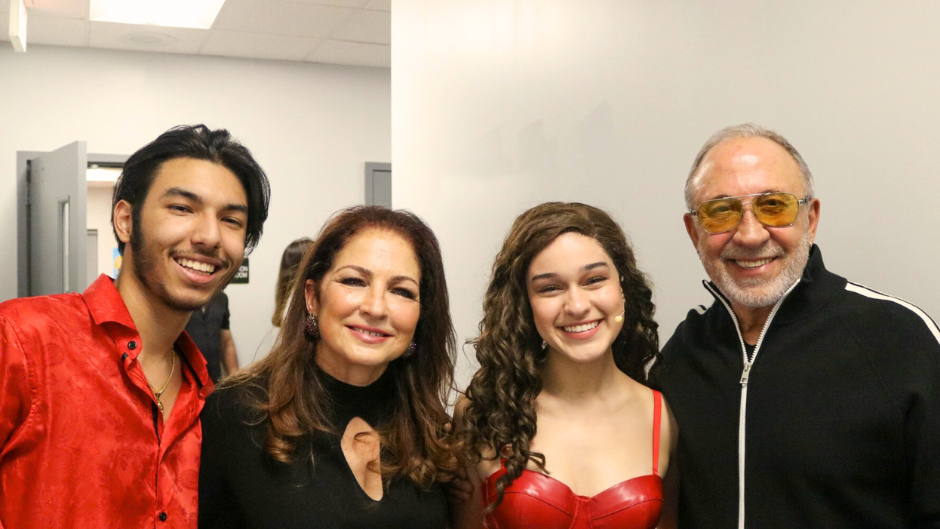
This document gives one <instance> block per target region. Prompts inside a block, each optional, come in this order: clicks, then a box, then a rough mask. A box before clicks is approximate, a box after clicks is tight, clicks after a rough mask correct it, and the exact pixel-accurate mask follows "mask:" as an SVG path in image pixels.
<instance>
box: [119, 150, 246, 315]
mask: <svg viewBox="0 0 940 529" xmlns="http://www.w3.org/2000/svg"><path fill="white" fill-rule="evenodd" d="M247 204H248V201H247V197H246V194H245V189H244V187H243V186H242V184H241V182H240V181H239V180H238V178H237V177H236V176H235V174H234V173H232V172H231V171H230V170H228V169H227V168H225V167H224V166H222V165H219V164H216V163H213V162H209V161H205V160H197V159H193V158H174V159H171V160H167V161H166V162H164V163H163V164H162V165H161V166H160V168H159V170H158V171H157V174H156V176H155V177H154V180H153V183H152V184H151V186H150V190H149V192H148V193H147V197H146V199H145V200H144V202H143V204H142V206H141V211H140V212H139V213H140V214H139V215H137V216H136V218H137V219H139V222H138V223H137V225H133V226H132V227H131V235H130V237H129V240H128V241H127V242H128V243H129V244H128V245H127V247H126V249H125V255H124V258H125V260H124V263H125V267H126V265H128V264H129V265H130V267H129V268H130V271H131V272H132V273H133V274H134V275H135V276H136V278H137V280H138V281H139V283H140V284H141V285H142V286H143V287H144V289H145V290H146V291H147V292H148V293H149V294H150V295H151V296H153V297H154V298H156V299H157V300H159V301H160V302H162V303H163V304H164V305H165V306H167V307H169V308H171V309H173V310H177V311H182V312H190V311H193V310H196V309H198V308H200V307H202V306H204V305H205V304H206V303H208V302H209V300H210V299H211V298H212V296H213V295H215V293H216V292H218V291H219V290H221V289H222V288H223V287H224V286H225V285H226V284H228V282H229V280H231V278H232V277H233V276H234V275H235V272H236V270H237V268H238V265H239V264H240V263H241V261H242V258H243V257H244V253H245V234H246V226H247V221H248V205H247ZM126 271H127V270H126V269H125V272H126Z"/></svg>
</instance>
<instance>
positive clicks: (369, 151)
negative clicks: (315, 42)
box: [0, 45, 391, 364]
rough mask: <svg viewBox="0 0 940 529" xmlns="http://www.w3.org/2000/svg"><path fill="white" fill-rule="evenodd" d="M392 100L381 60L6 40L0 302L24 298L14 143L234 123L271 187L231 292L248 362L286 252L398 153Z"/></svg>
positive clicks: (99, 147) (0, 93)
mask: <svg viewBox="0 0 940 529" xmlns="http://www.w3.org/2000/svg"><path fill="white" fill-rule="evenodd" d="M390 98H391V96H390V76H389V70H387V69H381V68H361V67H349V66H333V65H321V64H311V63H293V62H280V61H259V60H240V59H226V58H213V57H201V56H188V55H170V54H148V53H137V52H121V51H107V50H94V49H82V48H59V47H43V46H32V45H31V46H30V47H29V50H28V52H27V53H25V54H16V53H14V52H13V50H12V49H11V47H10V46H9V45H4V46H0V240H2V241H4V243H3V244H4V248H5V249H6V251H4V252H0V300H2V299H8V298H12V297H15V296H16V243H15V241H16V201H15V199H16V180H15V168H16V151H18V150H21V151H45V150H52V149H55V148H58V147H60V146H62V145H65V144H67V143H71V142H73V141H75V140H86V141H87V142H88V152H90V153H104V154H124V155H129V154H131V153H133V152H134V151H136V150H137V149H138V148H140V147H142V146H143V145H144V144H146V143H147V142H149V141H151V140H153V139H154V138H156V137H157V136H158V135H159V134H160V133H162V132H163V131H165V130H166V129H168V128H170V127H172V126H175V125H178V124H183V123H188V124H193V123H205V124H207V125H208V126H209V127H211V128H227V129H229V130H230V131H231V132H232V133H233V135H235V136H236V137H237V138H239V139H240V140H241V141H242V142H243V143H244V144H245V145H247V146H248V147H249V148H250V149H251V150H252V152H253V153H254V155H255V157H256V158H257V160H258V161H259V162H260V164H261V166H262V167H264V169H265V171H266V172H267V173H268V176H269V177H270V179H271V190H272V198H271V213H270V216H269V218H268V221H267V223H266V224H265V233H264V236H263V237H262V239H261V244H260V245H259V246H258V248H257V249H256V250H255V251H254V253H253V254H251V256H250V264H251V282H250V283H249V284H247V285H230V286H229V287H228V288H227V289H226V293H227V294H228V296H229V300H230V305H231V311H232V331H233V334H234V336H235V343H236V346H237V348H238V355H239V359H240V361H241V363H242V364H245V363H247V362H248V361H249V360H250V359H251V358H252V357H253V356H254V355H255V351H256V349H257V348H258V345H259V344H260V343H261V342H262V340H263V339H264V337H265V336H266V335H267V333H268V332H269V330H270V329H271V313H272V312H273V310H274V282H275V279H276V277H275V276H276V273H277V267H278V264H279V262H280V257H281V252H282V251H283V249H284V247H285V246H286V245H287V244H288V243H289V242H290V241H292V240H294V239H295V238H297V237H300V236H304V235H306V236H310V237H312V236H314V235H315V234H316V230H318V229H319V227H320V225H321V224H322V223H323V221H324V220H326V218H327V217H328V216H329V215H330V214H331V213H332V212H334V211H335V210H337V209H339V208H341V207H345V206H349V205H353V204H359V203H362V201H363V197H364V174H365V167H364V163H365V162H389V161H391V136H390V132H391V123H390V114H391V108H390V105H391V99H390ZM104 236H107V233H104V234H103V233H101V232H99V237H104ZM265 352H266V351H265Z"/></svg>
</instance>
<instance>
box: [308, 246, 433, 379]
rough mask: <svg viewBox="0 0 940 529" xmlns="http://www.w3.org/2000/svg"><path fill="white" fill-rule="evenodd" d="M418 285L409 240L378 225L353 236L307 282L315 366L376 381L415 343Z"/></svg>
mask: <svg viewBox="0 0 940 529" xmlns="http://www.w3.org/2000/svg"><path fill="white" fill-rule="evenodd" d="M420 285H421V268H420V265H419V264H418V258H417V256H416V255H415V252H414V249H413V248H412V246H411V243H410V242H409V241H408V240H406V239H405V238H403V237H402V236H400V235H398V234H397V233H395V232H392V231H388V230H383V229H375V228H367V229H365V230H363V231H361V232H359V233H357V234H356V235H353V236H352V237H351V238H350V239H349V241H348V242H347V243H346V245H345V246H344V247H343V249H342V250H340V251H339V252H338V253H337V254H336V258H335V259H334V261H333V266H332V267H330V269H329V270H327V271H326V273H325V274H324V275H323V279H322V280H321V281H320V284H319V285H317V284H315V283H314V282H313V281H312V280H307V283H306V285H305V289H306V300H307V311H308V312H310V313H311V314H313V315H315V316H317V319H318V321H319V327H320V339H319V341H318V342H317V352H316V360H317V365H319V366H320V368H321V369H323V370H324V371H326V372H327V373H329V374H330V375H331V376H333V377H334V378H337V379H339V380H342V381H344V382H347V383H349V384H354V385H360V386H363V385H367V384H370V383H372V382H373V381H375V380H376V379H378V378H379V377H380V376H381V375H382V373H383V372H385V369H386V368H387V367H388V364H389V363H390V362H392V361H393V360H395V359H397V358H398V357H400V356H401V355H402V354H403V353H404V352H405V349H407V348H408V346H409V345H410V344H411V340H412V338H413V337H414V332H415V328H416V327H417V325H418V318H419V317H420V314H421V303H420V296H421V292H420ZM318 294H319V295H318ZM419 347H420V344H419Z"/></svg>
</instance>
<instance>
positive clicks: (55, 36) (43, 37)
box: [26, 15, 90, 46]
mask: <svg viewBox="0 0 940 529" xmlns="http://www.w3.org/2000/svg"><path fill="white" fill-rule="evenodd" d="M26 23H27V26H26V38H27V40H28V42H30V43H35V44H51V45H53V46H85V45H87V44H88V25H89V24H90V22H88V21H87V20H80V19H77V18H62V17H50V16H42V15H30V16H29V17H27V19H26Z"/></svg>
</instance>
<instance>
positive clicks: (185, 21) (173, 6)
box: [89, 0, 225, 29]
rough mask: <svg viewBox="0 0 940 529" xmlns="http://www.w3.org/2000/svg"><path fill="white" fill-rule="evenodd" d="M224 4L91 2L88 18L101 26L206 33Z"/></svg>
mask: <svg viewBox="0 0 940 529" xmlns="http://www.w3.org/2000/svg"><path fill="white" fill-rule="evenodd" d="M224 3H225V0H91V5H90V11H89V15H90V16H89V18H90V19H91V20H97V21H102V22H121V23H124V24H145V25H150V26H167V27H174V28H200V29H209V28H210V27H212V23H213V22H215V17H216V16H217V15H218V14H219V10H220V9H222V4H224Z"/></svg>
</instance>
